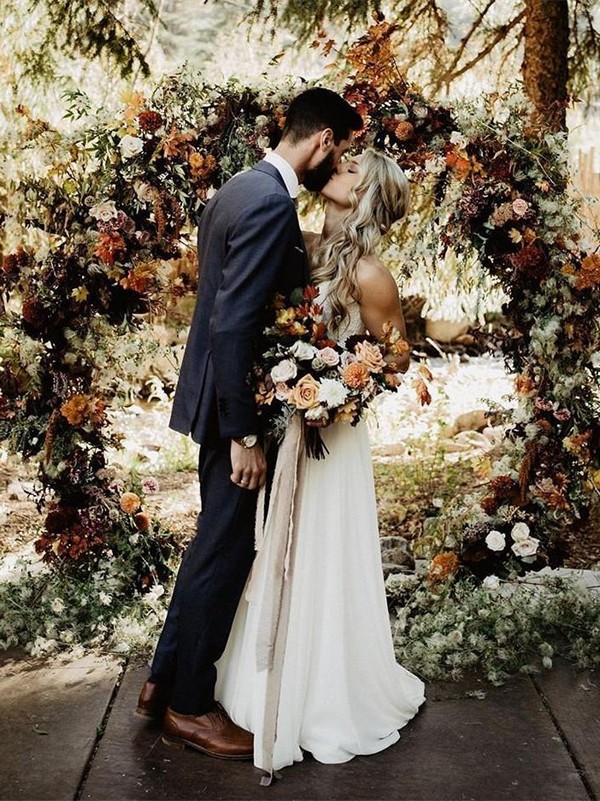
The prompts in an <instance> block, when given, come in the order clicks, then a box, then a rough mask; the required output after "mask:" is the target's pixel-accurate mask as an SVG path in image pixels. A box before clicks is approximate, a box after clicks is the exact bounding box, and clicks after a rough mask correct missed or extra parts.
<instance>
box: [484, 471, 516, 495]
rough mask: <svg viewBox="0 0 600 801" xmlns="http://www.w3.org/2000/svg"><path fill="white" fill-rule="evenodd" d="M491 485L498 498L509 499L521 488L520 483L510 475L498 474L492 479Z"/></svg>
mask: <svg viewBox="0 0 600 801" xmlns="http://www.w3.org/2000/svg"><path fill="white" fill-rule="evenodd" d="M490 487H491V489H492V492H493V493H494V495H495V496H496V498H500V499H502V500H507V499H508V498H510V497H512V496H513V495H514V494H515V493H516V492H518V490H519V485H518V484H517V482H516V481H515V480H514V478H511V477H510V476H496V478H493V479H492V480H491V481H490Z"/></svg>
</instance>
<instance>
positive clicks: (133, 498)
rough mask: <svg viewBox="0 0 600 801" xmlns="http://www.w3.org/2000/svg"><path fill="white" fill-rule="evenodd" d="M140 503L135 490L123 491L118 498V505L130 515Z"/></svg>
mask: <svg viewBox="0 0 600 801" xmlns="http://www.w3.org/2000/svg"><path fill="white" fill-rule="evenodd" d="M141 505H142V502H141V500H140V496H139V495H136V493H135V492H124V493H123V494H122V495H121V498H120V500H119V506H120V507H121V509H122V510H123V511H124V512H125V514H127V515H132V514H133V513H134V512H137V510H138V509H139V508H140V506H141Z"/></svg>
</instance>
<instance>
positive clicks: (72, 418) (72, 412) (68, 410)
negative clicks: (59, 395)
mask: <svg viewBox="0 0 600 801" xmlns="http://www.w3.org/2000/svg"><path fill="white" fill-rule="evenodd" d="M87 411H88V399H87V396H86V395H72V396H71V397H70V398H69V400H68V401H66V402H65V403H63V405H62V406H61V407H60V413H61V414H62V416H63V417H66V419H67V420H68V421H69V423H70V424H71V425H72V426H76V427H77V426H80V425H82V424H83V423H84V422H85V421H86V419H87Z"/></svg>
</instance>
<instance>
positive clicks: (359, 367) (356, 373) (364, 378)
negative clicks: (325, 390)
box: [342, 362, 369, 389]
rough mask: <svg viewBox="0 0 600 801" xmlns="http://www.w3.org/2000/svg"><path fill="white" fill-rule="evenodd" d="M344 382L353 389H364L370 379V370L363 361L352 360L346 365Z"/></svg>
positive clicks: (343, 374)
mask: <svg viewBox="0 0 600 801" xmlns="http://www.w3.org/2000/svg"><path fill="white" fill-rule="evenodd" d="M342 376H343V379H344V383H345V384H346V385H347V386H349V387H350V388H351V389H362V388H363V387H365V386H366V385H367V382H368V380H369V371H368V370H367V368H366V367H365V365H364V364H362V363H361V362H352V363H351V364H347V365H346V367H344V372H343V373H342Z"/></svg>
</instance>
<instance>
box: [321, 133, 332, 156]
mask: <svg viewBox="0 0 600 801" xmlns="http://www.w3.org/2000/svg"><path fill="white" fill-rule="evenodd" d="M319 147H320V148H321V150H322V151H323V152H325V153H329V151H330V150H331V149H332V148H333V147H335V138H334V136H333V130H332V129H331V128H324V129H323V130H322V131H321V133H320V136H319Z"/></svg>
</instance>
